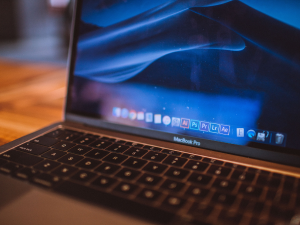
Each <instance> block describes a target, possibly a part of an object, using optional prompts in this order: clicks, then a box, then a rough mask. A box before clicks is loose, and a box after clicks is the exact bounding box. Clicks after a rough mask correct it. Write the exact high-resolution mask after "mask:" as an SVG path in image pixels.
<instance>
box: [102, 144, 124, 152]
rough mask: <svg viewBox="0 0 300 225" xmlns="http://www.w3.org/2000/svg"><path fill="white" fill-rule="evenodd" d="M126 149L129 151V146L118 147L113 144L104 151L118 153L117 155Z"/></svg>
mask: <svg viewBox="0 0 300 225" xmlns="http://www.w3.org/2000/svg"><path fill="white" fill-rule="evenodd" d="M127 149H129V146H126V145H118V144H113V145H111V146H109V147H107V148H106V150H108V151H112V152H119V153H122V152H125V151H126V150H127Z"/></svg>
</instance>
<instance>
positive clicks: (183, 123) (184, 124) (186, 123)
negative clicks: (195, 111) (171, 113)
mask: <svg viewBox="0 0 300 225" xmlns="http://www.w3.org/2000/svg"><path fill="white" fill-rule="evenodd" d="M189 126H190V120H189V119H184V118H181V123H180V127H182V128H186V129H188V128H189Z"/></svg>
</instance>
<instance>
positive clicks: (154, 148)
mask: <svg viewBox="0 0 300 225" xmlns="http://www.w3.org/2000/svg"><path fill="white" fill-rule="evenodd" d="M143 149H147V150H152V151H155V152H159V151H161V150H162V148H159V147H155V146H150V145H145V146H144V147H143Z"/></svg>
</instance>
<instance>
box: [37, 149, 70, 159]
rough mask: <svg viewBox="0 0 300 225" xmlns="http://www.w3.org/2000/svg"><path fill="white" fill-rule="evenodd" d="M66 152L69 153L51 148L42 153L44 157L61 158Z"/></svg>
mask: <svg viewBox="0 0 300 225" xmlns="http://www.w3.org/2000/svg"><path fill="white" fill-rule="evenodd" d="M65 154H67V153H65V152H63V151H60V150H55V149H53V150H50V151H48V152H46V153H44V154H43V155H42V157H44V158H47V159H53V160H55V159H59V158H60V157H62V156H64V155H65Z"/></svg>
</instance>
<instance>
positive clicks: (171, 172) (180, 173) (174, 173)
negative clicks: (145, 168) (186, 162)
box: [165, 167, 190, 179]
mask: <svg viewBox="0 0 300 225" xmlns="http://www.w3.org/2000/svg"><path fill="white" fill-rule="evenodd" d="M189 173H190V172H189V171H188V170H183V169H179V168H174V167H171V168H170V169H168V170H167V172H166V173H165V175H166V176H168V177H173V178H177V179H184V178H185V177H186V176H187V175H188V174H189Z"/></svg>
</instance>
